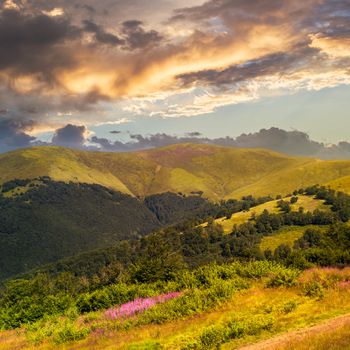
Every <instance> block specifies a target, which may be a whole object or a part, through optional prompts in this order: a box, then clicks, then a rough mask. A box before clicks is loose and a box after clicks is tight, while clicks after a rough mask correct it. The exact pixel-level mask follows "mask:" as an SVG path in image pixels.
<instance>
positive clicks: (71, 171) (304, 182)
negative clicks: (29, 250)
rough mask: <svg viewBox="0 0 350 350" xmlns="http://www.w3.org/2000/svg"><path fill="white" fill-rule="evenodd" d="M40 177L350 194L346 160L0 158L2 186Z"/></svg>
mask: <svg viewBox="0 0 350 350" xmlns="http://www.w3.org/2000/svg"><path fill="white" fill-rule="evenodd" d="M44 175H46V176H50V177H51V178H52V179H54V180H62V181H66V182H68V181H73V182H85V183H97V184H101V185H103V186H107V187H110V188H113V189H115V190H119V191H121V192H124V193H128V194H132V195H135V196H145V195H149V194H153V193H161V192H166V191H170V192H175V193H176V192H182V193H185V194H190V193H191V192H192V191H203V192H204V196H205V197H208V198H210V199H213V200H219V199H224V198H240V197H241V196H243V195H249V194H253V195H254V196H256V197H258V196H263V195H271V196H276V195H278V194H281V195H287V194H288V193H290V192H292V191H294V190H295V189H298V188H300V187H305V186H309V185H314V184H316V183H318V184H330V185H331V186H334V187H335V188H339V187H340V188H342V189H344V190H349V186H347V183H348V182H349V181H348V179H347V178H346V177H347V176H350V161H321V160H317V159H311V158H296V157H290V156H286V155H283V154H279V153H276V152H272V151H268V150H263V149H236V148H228V147H220V146H213V145H200V144H179V145H172V146H167V147H163V148H159V149H154V150H148V151H142V152H130V153H102V152H87V151H78V150H72V149H68V148H62V147H33V148H30V149H23V150H16V151H14V152H9V153H6V154H2V155H0V183H3V182H6V181H9V180H12V179H14V178H21V179H24V178H36V177H39V176H44ZM340 179H342V180H340Z"/></svg>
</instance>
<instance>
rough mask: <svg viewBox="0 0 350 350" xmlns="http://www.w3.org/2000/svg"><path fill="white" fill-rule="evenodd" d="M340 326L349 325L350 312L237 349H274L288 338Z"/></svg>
mask: <svg viewBox="0 0 350 350" xmlns="http://www.w3.org/2000/svg"><path fill="white" fill-rule="evenodd" d="M342 326H349V327H350V314H347V315H343V316H339V317H336V318H333V319H331V320H328V321H325V322H323V323H321V324H318V325H315V326H312V327H308V328H302V329H299V330H296V331H291V332H288V333H284V334H282V335H279V336H276V337H274V338H271V339H267V340H264V341H261V342H258V343H255V344H251V345H246V346H243V347H240V348H239V350H272V349H275V347H276V346H278V345H284V344H286V343H288V341H290V340H294V341H295V340H296V339H300V340H302V339H303V338H304V337H306V336H309V335H313V334H320V333H322V332H324V333H327V332H331V331H333V330H336V329H337V328H339V327H342Z"/></svg>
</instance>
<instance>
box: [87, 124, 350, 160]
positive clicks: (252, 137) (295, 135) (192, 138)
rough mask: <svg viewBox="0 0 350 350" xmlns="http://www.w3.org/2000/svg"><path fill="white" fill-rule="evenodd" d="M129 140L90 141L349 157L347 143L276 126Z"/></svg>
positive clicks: (106, 145)
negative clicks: (236, 132)
mask: <svg viewBox="0 0 350 350" xmlns="http://www.w3.org/2000/svg"><path fill="white" fill-rule="evenodd" d="M130 138H131V141H128V142H121V141H118V140H117V141H115V142H112V141H110V140H108V139H106V138H98V137H96V136H94V137H93V138H92V139H91V142H92V143H94V144H96V145H98V146H99V148H100V150H101V151H108V152H125V151H138V150H144V149H151V148H157V147H163V146H168V145H173V144H177V143H188V142H190V143H205V144H213V145H219V146H226V147H238V148H265V149H270V150H273V151H276V152H281V153H285V154H289V155H293V156H308V157H320V158H324V159H350V144H349V143H347V142H340V143H339V144H338V145H332V146H326V145H324V144H323V143H320V142H316V141H313V140H311V139H310V137H309V135H307V134H306V133H305V132H302V131H297V130H293V131H285V130H282V129H279V128H274V127H273V128H270V129H261V130H260V131H259V132H255V133H250V134H242V135H240V136H238V137H236V138H233V137H230V136H227V137H222V138H214V139H210V138H207V137H201V133H199V132H189V133H187V134H186V136H175V135H168V134H164V133H158V134H154V135H148V136H143V135H140V134H131V135H130Z"/></svg>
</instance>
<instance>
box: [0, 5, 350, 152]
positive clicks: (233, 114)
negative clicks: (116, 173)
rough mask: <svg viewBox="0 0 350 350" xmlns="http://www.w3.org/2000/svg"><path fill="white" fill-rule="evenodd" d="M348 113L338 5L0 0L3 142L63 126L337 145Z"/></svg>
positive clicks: (346, 49) (346, 23)
mask: <svg viewBox="0 0 350 350" xmlns="http://www.w3.org/2000/svg"><path fill="white" fill-rule="evenodd" d="M349 111H350V0H303V1H296V0H284V1H281V0H256V1H249V0H210V1H202V0H186V1H185V0H172V1H170V0H148V1H144V0H82V1H80V0H79V1H78V0H6V1H4V0H0V148H1V146H2V149H5V150H7V149H12V148H16V147H23V146H27V145H28V144H30V143H32V142H33V141H37V140H41V141H46V142H51V141H52V136H54V137H55V136H56V139H57V138H58V137H59V135H58V132H57V130H58V131H60V130H61V129H62V128H64V127H65V126H66V125H67V124H71V125H72V126H77V127H79V128H80V129H79V130H80V131H81V133H82V134H84V135H83V137H84V140H88V139H89V138H90V137H92V136H97V137H99V138H108V139H111V140H112V141H114V140H116V139H119V140H122V141H123V138H125V140H126V139H127V138H128V135H129V134H130V133H131V134H132V133H137V134H144V135H146V134H155V133H160V132H161V133H163V132H164V133H167V134H177V135H183V134H186V133H191V132H198V133H201V134H202V135H204V136H206V137H220V136H226V135H229V136H238V135H239V134H241V133H243V132H256V131H258V130H259V129H261V128H269V127H272V126H276V127H279V128H283V129H285V130H294V129H298V130H301V131H305V132H307V133H308V134H309V135H310V137H311V138H313V139H315V140H317V141H322V142H325V143H328V142H338V141H340V140H345V141H350V135H349V133H348V131H349V130H350V114H349ZM111 131H112V133H111ZM67 137H69V135H68V136H67Z"/></svg>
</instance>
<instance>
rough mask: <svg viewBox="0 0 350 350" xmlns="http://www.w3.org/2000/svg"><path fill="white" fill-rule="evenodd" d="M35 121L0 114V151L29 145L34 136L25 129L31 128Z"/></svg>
mask: <svg viewBox="0 0 350 350" xmlns="http://www.w3.org/2000/svg"><path fill="white" fill-rule="evenodd" d="M34 125H35V123H34V122H33V121H31V120H28V121H26V120H21V119H14V118H12V119H7V118H3V117H1V116H0V152H7V151H10V150H14V149H16V148H24V147H29V146H30V145H31V142H32V141H34V140H35V137H32V136H29V135H27V134H26V133H25V131H28V130H31V129H32V127H33V126H34Z"/></svg>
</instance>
